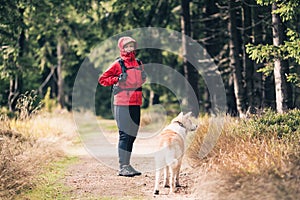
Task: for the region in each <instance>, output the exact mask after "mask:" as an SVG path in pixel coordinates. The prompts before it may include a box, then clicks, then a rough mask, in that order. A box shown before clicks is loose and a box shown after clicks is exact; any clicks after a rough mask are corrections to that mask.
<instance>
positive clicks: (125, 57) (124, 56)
mask: <svg viewBox="0 0 300 200" xmlns="http://www.w3.org/2000/svg"><path fill="white" fill-rule="evenodd" d="M130 42H134V44H135V49H136V48H137V43H136V41H135V39H133V38H132V37H129V36H124V37H121V38H120V39H119V41H118V47H119V49H120V56H121V58H122V59H123V60H128V59H134V58H135V51H132V52H130V53H127V52H125V51H124V48H123V47H124V45H126V44H128V43H130Z"/></svg>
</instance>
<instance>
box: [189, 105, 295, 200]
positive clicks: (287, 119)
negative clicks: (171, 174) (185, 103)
mask: <svg viewBox="0 0 300 200" xmlns="http://www.w3.org/2000/svg"><path fill="white" fill-rule="evenodd" d="M211 123H214V120H212V119H211V118H208V117H204V118H201V126H200V128H199V129H198V130H197V133H196V134H195V137H194V139H193V142H192V143H191V146H190V148H189V150H188V157H189V160H190V163H191V164H192V165H193V166H194V167H195V168H197V170H196V171H197V173H199V174H198V175H197V177H199V179H198V180H197V181H196V183H195V191H194V192H195V194H196V196H199V197H200V196H201V197H203V199H297V198H298V197H299V196H300V126H299V125H300V111H299V110H291V111H289V112H288V113H285V114H277V113H275V112H273V111H271V110H267V111H265V112H264V113H262V114H261V115H259V116H258V115H253V116H251V117H250V118H247V119H239V120H237V119H235V118H231V117H225V118H224V124H223V127H222V128H223V129H222V133H221V134H220V136H219V138H218V140H217V142H216V145H215V146H214V148H213V150H212V151H211V152H210V153H209V154H207V155H206V156H205V157H204V158H200V156H199V152H200V151H201V146H202V145H203V141H204V138H205V136H206V134H207V131H208V128H209V126H210V125H211Z"/></svg>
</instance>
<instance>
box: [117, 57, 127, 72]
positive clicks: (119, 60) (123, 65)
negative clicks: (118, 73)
mask: <svg viewBox="0 0 300 200" xmlns="http://www.w3.org/2000/svg"><path fill="white" fill-rule="evenodd" d="M118 62H119V64H120V66H121V69H122V73H123V74H125V73H126V70H127V67H126V66H125V64H124V60H123V59H122V58H118Z"/></svg>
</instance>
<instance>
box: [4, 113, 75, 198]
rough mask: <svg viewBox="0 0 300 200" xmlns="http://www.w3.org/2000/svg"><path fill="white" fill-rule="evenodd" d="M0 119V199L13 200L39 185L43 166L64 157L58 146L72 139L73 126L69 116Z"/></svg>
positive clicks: (66, 114)
mask: <svg viewBox="0 0 300 200" xmlns="http://www.w3.org/2000/svg"><path fill="white" fill-rule="evenodd" d="M0 119H1V120H0V172H1V175H0V199H15V198H16V197H17V196H18V195H20V194H23V192H24V191H27V190H29V191H30V190H33V189H34V188H36V186H38V185H39V184H38V183H39V182H37V180H40V177H38V175H39V174H41V173H44V167H45V166H48V165H51V163H55V162H57V161H58V160H60V159H62V158H64V157H65V155H64V152H63V151H62V144H64V141H67V140H72V138H74V127H73V126H72V123H70V122H71V118H70V115H69V113H59V114H58V113H53V114H49V113H40V114H39V115H34V116H31V117H28V118H22V119H18V118H17V119H15V118H13V119H9V118H7V117H5V116H1V117H0ZM68 120H69V121H68Z"/></svg>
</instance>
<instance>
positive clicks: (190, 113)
mask: <svg viewBox="0 0 300 200" xmlns="http://www.w3.org/2000/svg"><path fill="white" fill-rule="evenodd" d="M191 115H192V112H188V113H187V114H185V115H184V117H190V116H191Z"/></svg>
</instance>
